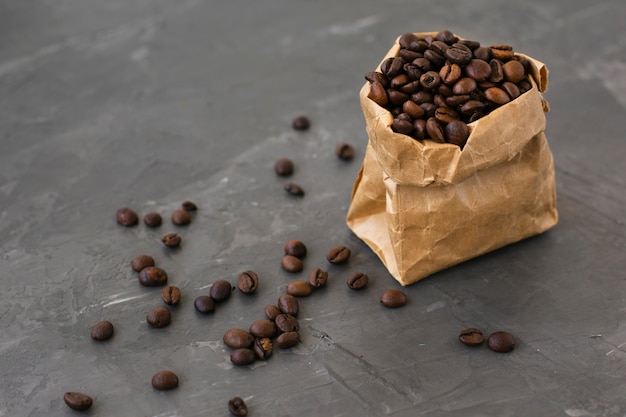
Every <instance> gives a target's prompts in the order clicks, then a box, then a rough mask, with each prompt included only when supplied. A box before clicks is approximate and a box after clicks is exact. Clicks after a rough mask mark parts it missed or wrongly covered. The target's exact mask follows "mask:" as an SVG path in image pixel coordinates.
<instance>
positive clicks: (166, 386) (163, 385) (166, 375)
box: [152, 371, 178, 391]
mask: <svg viewBox="0 0 626 417" xmlns="http://www.w3.org/2000/svg"><path fill="white" fill-rule="evenodd" d="M152 386H153V387H154V388H155V389H158V390H162V391H166V390H170V389H174V388H176V387H177V386H178V375H176V374H175V373H174V372H172V371H159V372H157V373H156V374H154V375H152Z"/></svg>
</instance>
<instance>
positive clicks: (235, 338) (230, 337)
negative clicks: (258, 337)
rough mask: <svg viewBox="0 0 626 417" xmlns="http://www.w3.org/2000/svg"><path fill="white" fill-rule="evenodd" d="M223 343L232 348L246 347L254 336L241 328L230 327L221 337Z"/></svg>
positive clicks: (252, 340) (250, 343)
mask: <svg viewBox="0 0 626 417" xmlns="http://www.w3.org/2000/svg"><path fill="white" fill-rule="evenodd" d="M222 340H223V341H224V344H225V345H226V346H228V347H230V348H233V349H239V348H248V347H250V346H251V345H252V343H253V342H254V336H252V334H250V332H248V331H246V330H243V329H230V330H228V331H227V332H226V333H224V337H223V338H222Z"/></svg>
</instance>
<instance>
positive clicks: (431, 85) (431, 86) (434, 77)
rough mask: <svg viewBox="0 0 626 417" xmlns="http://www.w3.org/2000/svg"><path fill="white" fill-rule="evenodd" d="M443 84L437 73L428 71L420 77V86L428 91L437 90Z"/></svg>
mask: <svg viewBox="0 0 626 417" xmlns="http://www.w3.org/2000/svg"><path fill="white" fill-rule="evenodd" d="M440 83H441V77H440V76H439V74H438V73H436V72H435V71H428V72H426V73H424V74H422V76H421V77H420V84H421V85H422V87H424V88H425V89H426V90H431V91H432V90H435V89H436V88H437V87H439V84H440Z"/></svg>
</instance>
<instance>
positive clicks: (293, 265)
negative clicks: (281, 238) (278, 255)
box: [280, 255, 304, 272]
mask: <svg viewBox="0 0 626 417" xmlns="http://www.w3.org/2000/svg"><path fill="white" fill-rule="evenodd" d="M280 266H281V267H282V268H283V269H284V270H285V271H287V272H300V271H302V268H303V267H304V264H303V263H302V261H301V260H300V258H296V257H295V256H293V255H285V256H283V258H282V259H281V261H280Z"/></svg>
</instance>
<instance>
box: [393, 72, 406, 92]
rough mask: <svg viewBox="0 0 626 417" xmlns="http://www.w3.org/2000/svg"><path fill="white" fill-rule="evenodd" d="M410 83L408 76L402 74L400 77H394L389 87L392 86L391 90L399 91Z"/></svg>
mask: <svg viewBox="0 0 626 417" xmlns="http://www.w3.org/2000/svg"><path fill="white" fill-rule="evenodd" d="M409 81H410V79H409V76H408V75H406V74H400V75H396V76H395V77H393V78H392V79H391V81H390V82H389V85H390V86H391V88H394V89H396V90H399V89H400V87H402V86H403V85H405V84H407V83H408V82H409Z"/></svg>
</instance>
